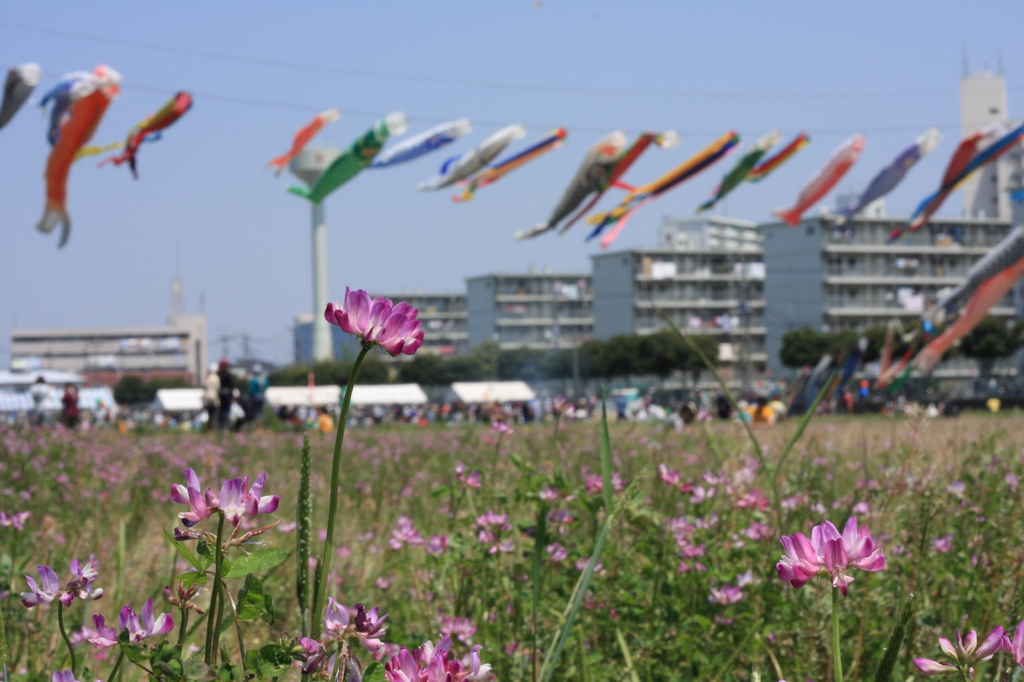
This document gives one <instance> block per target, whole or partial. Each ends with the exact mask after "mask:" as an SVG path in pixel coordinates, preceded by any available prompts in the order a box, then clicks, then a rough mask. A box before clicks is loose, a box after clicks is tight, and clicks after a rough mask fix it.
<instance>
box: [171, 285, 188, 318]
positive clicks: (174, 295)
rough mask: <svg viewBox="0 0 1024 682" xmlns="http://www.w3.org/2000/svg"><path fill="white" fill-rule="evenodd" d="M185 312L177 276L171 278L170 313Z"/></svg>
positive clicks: (179, 313)
mask: <svg viewBox="0 0 1024 682" xmlns="http://www.w3.org/2000/svg"><path fill="white" fill-rule="evenodd" d="M184 312H185V301H184V300H183V299H182V296H181V280H180V279H179V278H177V277H175V278H174V279H172V280H171V315H181V314H182V313H184Z"/></svg>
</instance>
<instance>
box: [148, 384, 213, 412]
mask: <svg viewBox="0 0 1024 682" xmlns="http://www.w3.org/2000/svg"><path fill="white" fill-rule="evenodd" d="M153 409H154V410H156V411H157V412H199V411H200V410H202V409H203V389H201V388H161V389H158V390H157V392H156V398H155V399H154V400H153Z"/></svg>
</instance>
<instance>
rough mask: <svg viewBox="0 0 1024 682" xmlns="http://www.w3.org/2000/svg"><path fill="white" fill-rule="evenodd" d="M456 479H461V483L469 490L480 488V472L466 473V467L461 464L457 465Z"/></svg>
mask: <svg viewBox="0 0 1024 682" xmlns="http://www.w3.org/2000/svg"><path fill="white" fill-rule="evenodd" d="M455 477H456V478H457V479H459V483H461V484H462V485H464V486H466V487H468V488H479V487H480V472H479V471H470V472H469V473H467V472H466V465H465V464H463V463H462V462H459V463H458V464H456V465H455Z"/></svg>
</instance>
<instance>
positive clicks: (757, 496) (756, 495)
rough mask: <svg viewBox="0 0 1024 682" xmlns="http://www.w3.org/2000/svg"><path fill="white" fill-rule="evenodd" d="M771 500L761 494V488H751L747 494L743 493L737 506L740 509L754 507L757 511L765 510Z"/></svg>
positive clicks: (737, 501)
mask: <svg viewBox="0 0 1024 682" xmlns="http://www.w3.org/2000/svg"><path fill="white" fill-rule="evenodd" d="M768 504H769V500H768V498H767V497H765V496H764V495H762V494H761V491H760V490H756V489H755V490H751V491H750V492H748V493H747V494H746V495H743V496H742V497H740V498H739V499H738V500H736V506H737V507H739V508H740V509H754V510H756V511H764V510H766V509H768Z"/></svg>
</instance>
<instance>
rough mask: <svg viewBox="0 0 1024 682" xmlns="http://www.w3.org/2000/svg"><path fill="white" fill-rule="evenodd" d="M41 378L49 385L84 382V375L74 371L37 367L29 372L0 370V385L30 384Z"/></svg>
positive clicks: (61, 385) (80, 383) (79, 384)
mask: <svg viewBox="0 0 1024 682" xmlns="http://www.w3.org/2000/svg"><path fill="white" fill-rule="evenodd" d="M39 377H42V378H43V381H45V382H46V383H48V384H50V385H51V386H60V387H61V388H63V387H64V384H75V385H78V386H81V385H82V384H84V383H85V377H84V376H82V375H81V374H75V373H74V372H62V371H60V370H56V369H37V370H33V371H31V372H7V371H0V386H19V387H20V386H31V385H32V384H34V383H36V379H38V378H39Z"/></svg>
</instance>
